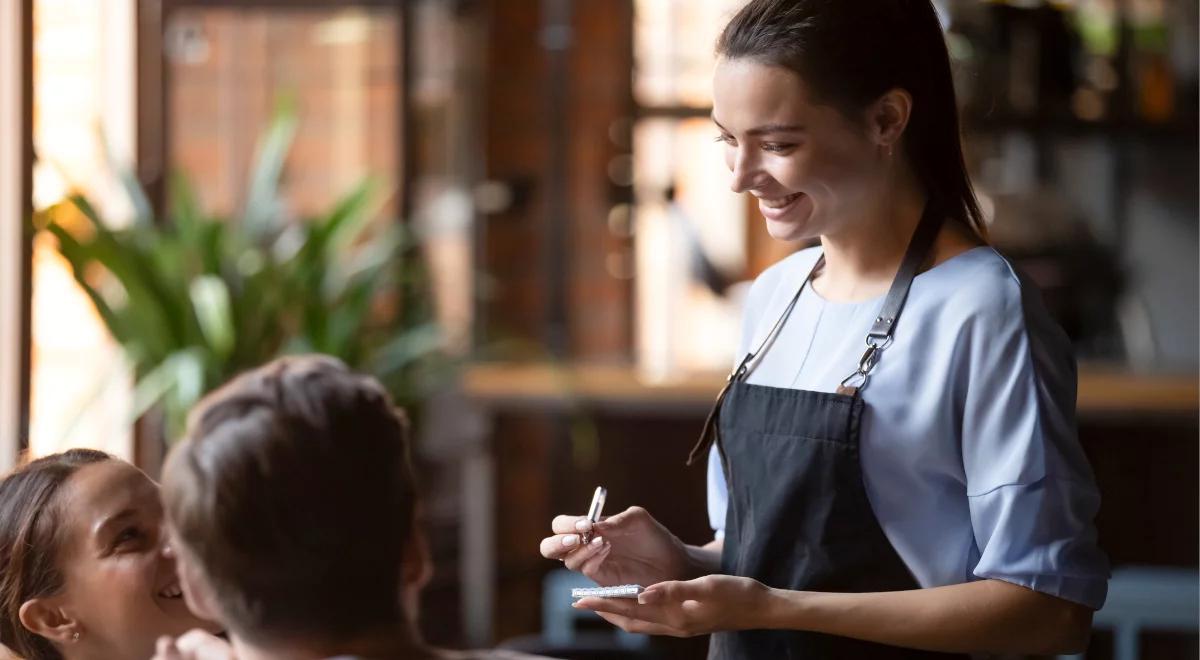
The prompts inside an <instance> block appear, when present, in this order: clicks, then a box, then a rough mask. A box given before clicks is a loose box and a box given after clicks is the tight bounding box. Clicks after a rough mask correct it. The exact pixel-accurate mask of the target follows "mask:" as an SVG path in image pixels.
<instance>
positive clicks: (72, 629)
mask: <svg viewBox="0 0 1200 660" xmlns="http://www.w3.org/2000/svg"><path fill="white" fill-rule="evenodd" d="M163 525H164V521H163V509H162V504H161V503H160V501H159V496H158V486H157V485H156V484H155V483H154V482H153V481H151V480H150V479H149V478H148V477H147V476H146V475H145V474H144V473H142V472H141V471H140V470H138V469H137V468H135V467H133V466H132V465H130V464H128V463H126V462H124V461H121V460H118V459H115V458H113V457H111V456H109V455H108V454H105V453H103V452H98V451H93V450H90V449H72V450H70V451H67V452H63V453H61V454H54V455H51V456H47V457H45V458H41V459H38V460H36V461H33V462H32V463H30V464H29V465H27V466H25V467H24V468H21V469H20V470H18V471H17V472H15V473H13V474H12V475H10V476H8V477H7V478H5V479H4V480H3V481H0V609H2V610H3V611H2V613H0V643H3V644H4V646H6V647H8V648H9V649H11V650H12V651H14V652H15V653H17V654H18V655H19V656H20V657H22V658H25V659H26V660H60V659H66V660H74V659H91V658H95V659H100V660H104V659H109V658H111V659H112V660H124V659H128V658H148V657H150V656H151V655H152V654H153V653H154V644H155V640H156V639H157V638H158V637H159V636H160V635H171V634H180V633H182V632H184V631H186V630H189V629H192V628H196V627H202V628H207V629H212V626H211V624H208V623H206V622H205V621H203V620H201V619H199V618H197V617H196V616H194V615H192V613H191V612H190V611H189V610H188V608H187V605H186V604H185V603H184V601H183V598H182V592H181V591H180V587H179V580H178V578H177V577H176V574H175V560H174V557H173V555H172V554H171V552H170V550H169V549H168V548H167V547H166V544H165V541H166V536H165V533H164V527H163Z"/></svg>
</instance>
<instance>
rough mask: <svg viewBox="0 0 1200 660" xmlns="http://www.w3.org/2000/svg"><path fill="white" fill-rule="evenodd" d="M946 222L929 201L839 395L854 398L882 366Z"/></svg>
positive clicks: (840, 387) (838, 390)
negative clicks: (910, 293) (910, 294)
mask: <svg viewBox="0 0 1200 660" xmlns="http://www.w3.org/2000/svg"><path fill="white" fill-rule="evenodd" d="M944 221H945V215H944V214H943V213H942V212H941V211H940V210H939V208H938V207H937V206H936V205H935V204H934V203H933V202H932V201H926V202H925V209H924V210H923V211H922V212H921V220H920V221H919V222H918V223H917V228H916V229H915V230H914V231H913V235H912V238H911V239H910V240H909V241H908V249H907V250H905V252H904V259H902V260H901V261H900V268H899V269H897V271H896V277H895V278H893V279H892V286H891V287H890V288H889V289H888V292H887V297H885V298H884V299H883V306H882V307H880V309H879V314H878V315H877V316H876V317H875V321H874V323H872V324H871V329H870V330H869V331H868V332H867V339H866V343H867V349H866V350H865V351H864V352H863V355H862V357H861V358H860V359H859V361H858V368H857V369H855V370H854V373H852V374H850V375H849V376H847V377H846V378H844V379H843V380H842V382H841V384H839V385H838V388H837V392H838V394H848V395H851V396H854V395H857V394H858V393H859V392H860V391H861V390H862V388H864V387H866V386H867V379H868V377H869V376H870V375H871V370H872V369H874V368H875V364H876V363H877V362H879V354H880V353H881V352H882V351H883V349H885V348H887V347H888V345H889V344H891V343H892V334H893V333H894V332H895V331H896V322H897V321H898V320H899V319H900V312H901V311H902V310H903V309H904V302H905V301H906V300H908V291H909V289H911V288H912V283H913V279H915V278H916V276H917V271H918V270H920V269H921V265H922V264H924V263H925V261H926V260H927V259H928V258H929V252H930V250H931V249H932V248H933V242H934V240H935V239H936V238H937V235H938V231H939V230H941V228H942V223H943V222H944Z"/></svg>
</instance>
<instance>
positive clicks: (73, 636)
mask: <svg viewBox="0 0 1200 660" xmlns="http://www.w3.org/2000/svg"><path fill="white" fill-rule="evenodd" d="M71 641H72V642H78V641H79V631H78V630H76V631H75V632H73V633H71Z"/></svg>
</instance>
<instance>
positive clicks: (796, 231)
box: [767, 218, 820, 242]
mask: <svg viewBox="0 0 1200 660" xmlns="http://www.w3.org/2000/svg"><path fill="white" fill-rule="evenodd" d="M809 227H810V223H808V222H807V218H806V219H805V220H804V221H799V220H794V219H788V218H781V219H779V220H767V234H768V235H770V236H771V238H773V239H775V240H777V241H785V242H792V241H803V240H806V239H811V238H817V237H818V236H820V234H818V233H815V232H812V231H810V230H809Z"/></svg>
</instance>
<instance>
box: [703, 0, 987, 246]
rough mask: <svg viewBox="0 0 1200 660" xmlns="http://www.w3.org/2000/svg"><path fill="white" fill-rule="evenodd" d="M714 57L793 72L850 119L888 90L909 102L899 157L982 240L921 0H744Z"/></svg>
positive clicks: (949, 92) (928, 11) (928, 9)
mask: <svg viewBox="0 0 1200 660" xmlns="http://www.w3.org/2000/svg"><path fill="white" fill-rule="evenodd" d="M717 54H719V55H722V56H724V57H726V58H729V59H738V58H749V59H752V60H754V61H757V62H761V63H763V64H769V65H773V66H781V67H784V68H787V69H790V70H792V71H794V72H795V73H796V74H798V75H799V76H800V78H801V79H802V80H803V81H804V82H805V84H806V85H808V86H809V88H810V89H811V90H812V91H813V93H814V94H815V95H816V97H817V98H818V99H819V100H820V101H821V102H823V103H827V104H829V105H831V106H832V107H834V108H836V109H838V110H839V111H840V112H841V113H842V114H843V115H845V116H846V117H847V118H849V119H851V120H852V121H855V122H861V120H862V119H861V118H862V112H863V111H864V110H865V109H866V108H867V107H868V106H869V105H870V104H871V103H873V102H875V101H876V100H878V99H879V97H881V96H883V94H885V93H886V92H888V91H889V90H892V89H904V90H907V91H908V93H909V94H911V95H912V98H913V109H912V116H911V117H910V118H909V122H908V126H907V128H906V129H905V139H904V156H905V157H906V158H907V159H908V162H909V163H910V165H911V166H912V168H913V170H914V172H916V175H917V178H918V180H919V181H920V182H921V185H922V186H923V187H924V189H925V194H926V195H927V196H928V198H929V202H930V203H933V204H935V205H937V206H938V207H939V208H940V209H941V210H942V212H944V213H946V214H947V215H948V216H950V217H952V218H954V219H955V220H958V221H959V222H962V223H963V224H964V225H966V227H967V228H968V229H970V230H972V231H973V232H974V233H975V234H976V235H978V236H979V238H981V239H983V240H986V239H987V229H986V227H985V226H984V220H983V213H982V212H981V211H980V209H979V201H978V199H976V197H975V190H974V188H973V187H972V185H971V179H970V177H969V176H968V174H967V168H966V164H965V162H964V160H963V150H962V138H961V135H960V134H959V122H958V106H957V104H956V102H955V96H954V81H953V78H952V75H951V71H950V56H949V54H948V52H947V50H946V41H945V38H944V37H943V35H942V28H941V24H940V23H939V22H938V16H937V11H936V10H935V9H934V7H933V5H932V3H931V2H930V0H873V1H872V2H851V1H849V0H751V2H749V3H748V4H746V5H745V6H744V7H742V9H741V10H740V11H738V13H737V14H736V15H734V17H733V18H732V19H731V20H730V21H729V24H728V25H726V26H725V30H724V31H723V32H722V33H721V36H720V38H719V39H718V40H717Z"/></svg>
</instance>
